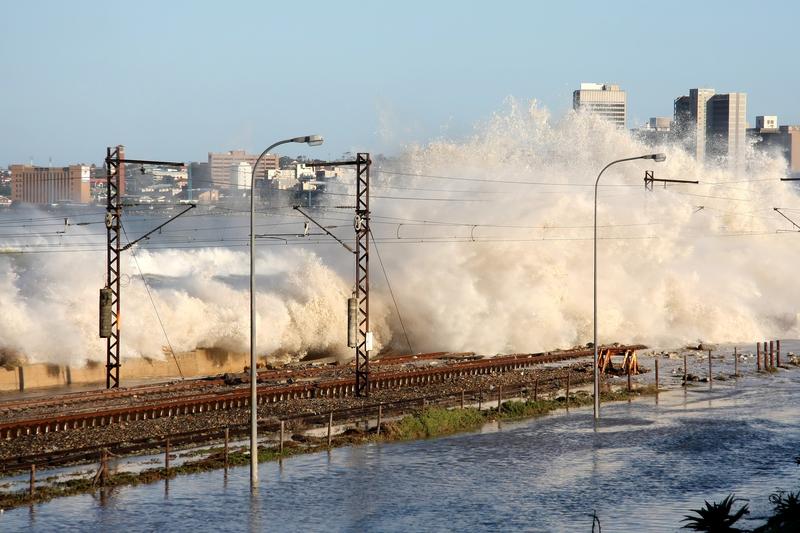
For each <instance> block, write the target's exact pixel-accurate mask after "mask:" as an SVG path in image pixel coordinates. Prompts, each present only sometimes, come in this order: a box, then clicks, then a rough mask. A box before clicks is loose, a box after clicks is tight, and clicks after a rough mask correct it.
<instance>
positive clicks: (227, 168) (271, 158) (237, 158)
mask: <svg viewBox="0 0 800 533" xmlns="http://www.w3.org/2000/svg"><path fill="white" fill-rule="evenodd" d="M256 159H258V155H253V154H248V153H247V152H245V151H244V150H230V151H228V152H221V153H217V152H209V154H208V167H209V171H210V174H211V186H212V187H214V188H216V189H222V190H225V189H236V188H237V186H238V184H237V183H231V179H230V178H231V166H232V165H238V164H239V163H242V162H244V163H249V164H250V166H251V167H252V166H253V165H255V164H256ZM277 168H278V156H277V155H274V154H267V155H265V156H264V157H263V158H262V159H261V163H259V165H258V170H256V178H263V177H264V176H266V174H267V170H274V169H277Z"/></svg>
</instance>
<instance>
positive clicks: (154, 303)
mask: <svg viewBox="0 0 800 533" xmlns="http://www.w3.org/2000/svg"><path fill="white" fill-rule="evenodd" d="M119 227H120V228H122V233H123V234H124V235H125V240H126V241H128V242H130V239H129V238H128V233H127V232H126V231H125V226H123V225H122V223H120V225H119ZM130 250H131V255H132V256H133V260H134V262H135V263H136V268H137V269H138V270H139V275H140V276H141V277H142V283H144V288H145V290H146V291H147V296H148V298H150V304H151V305H152V306H153V311H155V313H156V318H157V319H158V323H159V325H160V326H161V331H162V332H163V333H164V338H165V339H166V340H167V346H169V351H170V353H171V354H172V359H173V360H174V361H175V366H176V367H178V373H179V374H180V375H181V379H186V378H185V377H184V375H183V370H181V365H180V363H179V362H178V358H177V357H176V356H175V349H174V348H173V347H172V343H171V342H170V340H169V335H167V330H166V328H165V327H164V322H162V321H161V315H160V314H159V313H158V308H157V307H156V302H155V300H153V295H152V294H151V293H150V284H149V283H147V278H145V277H144V272H143V271H142V267H141V266H139V259H138V258H137V257H136V251H135V250H134V249H133V248H131V249H130Z"/></svg>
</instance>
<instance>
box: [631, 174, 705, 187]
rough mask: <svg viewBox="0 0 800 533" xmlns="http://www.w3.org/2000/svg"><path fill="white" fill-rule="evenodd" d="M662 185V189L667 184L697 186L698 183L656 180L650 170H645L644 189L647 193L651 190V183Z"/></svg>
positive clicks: (692, 181)
mask: <svg viewBox="0 0 800 533" xmlns="http://www.w3.org/2000/svg"><path fill="white" fill-rule="evenodd" d="M656 182H658V183H663V184H664V187H666V186H667V183H689V184H692V185H698V184H699V183H700V182H699V181H697V180H673V179H664V178H656V177H655V174H654V172H653V171H652V170H645V171H644V188H645V189H647V190H648V191H652V190H653V183H656Z"/></svg>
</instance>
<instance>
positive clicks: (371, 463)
mask: <svg viewBox="0 0 800 533" xmlns="http://www.w3.org/2000/svg"><path fill="white" fill-rule="evenodd" d="M667 361H668V360H662V383H665V382H669V384H671V385H672V386H674V384H675V380H674V379H670V377H669V376H670V375H671V370H670V366H669V364H666V363H667ZM643 362H644V363H646V362H647V361H646V360H645V361H643ZM650 362H652V359H651V360H650ZM674 364H675V363H674V362H673V363H672V365H673V367H674ZM694 364H695V365H696V366H697V371H696V372H695V373H696V374H698V375H702V372H701V370H700V369H702V368H704V365H707V359H706V360H705V361H703V360H702V359H700V358H698V359H697V360H696V361H694ZM714 364H715V365H717V362H716V361H714ZM745 364H746V366H747V370H748V374H747V375H746V376H745V377H743V378H740V379H738V380H735V381H734V380H728V381H717V380H715V381H714V384H713V388H710V387H709V386H708V384H705V383H701V384H696V385H693V386H691V387H688V388H687V389H686V390H684V389H682V388H680V387H678V388H673V389H671V390H669V391H668V392H664V393H661V394H660V395H659V397H658V398H657V399H656V398H655V397H648V398H643V399H641V400H637V401H634V402H631V403H627V402H622V403H615V404H604V405H603V409H602V415H603V418H602V419H601V421H600V422H599V424H598V425H597V426H595V425H594V424H593V420H592V411H591V407H589V408H581V409H572V410H571V411H570V412H569V413H565V412H560V413H556V414H553V415H550V416H547V417H544V418H540V419H535V420H525V421H521V422H515V423H502V424H500V425H498V424H488V425H486V426H485V427H484V428H483V429H482V430H481V431H479V432H475V433H468V434H459V435H454V436H450V437H444V438H438V439H432V440H426V441H417V442H407V443H382V444H371V445H367V446H358V447H352V448H342V449H336V450H333V451H331V452H330V453H319V454H313V455H307V456H300V457H293V458H290V459H287V460H285V461H283V463H282V464H278V463H269V464H263V465H262V466H261V479H262V486H261V489H260V491H259V494H258V495H257V497H255V498H251V496H250V493H249V488H248V480H249V478H248V469H247V468H238V469H233V470H231V471H230V473H229V475H228V479H227V480H224V479H223V473H222V471H217V472H209V473H204V474H199V475H192V476H181V477H179V478H176V479H173V480H171V481H170V482H169V484H168V485H167V484H165V483H163V482H162V483H158V484H153V485H146V486H139V487H128V488H122V489H117V490H114V491H113V492H110V493H107V494H100V493H98V494H96V495H94V496H92V495H86V496H76V497H70V498H63V499H59V500H55V501H52V502H49V503H45V504H41V505H36V506H33V507H32V508H20V509H14V510H7V511H6V512H5V513H4V514H3V515H0V530H1V531H23V530H24V531H53V530H65V531H98V530H103V531H114V530H120V531H164V530H182V531H186V530H191V531H193V532H196V533H199V532H206V531H209V532H211V531H221V530H244V531H268V530H272V531H511V530H521V531H570V532H575V531H578V532H583V531H585V532H589V531H591V529H592V518H591V514H592V512H593V511H596V513H597V516H598V517H599V519H600V521H601V524H602V527H603V531H609V532H621V531H622V532H624V531H630V532H641V531H676V530H678V529H679V528H680V526H681V522H680V521H681V519H682V518H683V516H684V515H685V514H687V513H688V510H689V509H691V508H696V507H699V506H701V505H702V503H703V500H704V499H708V500H709V501H711V500H717V501H718V500H720V499H722V498H723V497H724V496H726V495H727V494H728V493H729V492H732V491H733V492H735V493H736V494H737V496H740V497H744V498H749V499H750V508H751V514H750V516H749V517H748V518H749V521H748V522H746V523H745V524H743V525H747V526H755V525H758V524H760V523H763V520H761V519H760V518H761V517H763V516H764V515H765V514H766V513H767V512H768V511H769V509H770V505H769V502H768V500H767V496H768V495H769V493H770V492H771V491H774V490H775V489H778V488H781V489H793V490H797V489H798V488H800V467H799V466H798V465H797V464H795V462H794V457H795V456H797V455H798V454H800V421H798V417H797V408H796V406H795V403H796V402H797V398H798V393H800V369H794V368H793V369H792V370H779V372H778V373H777V374H773V375H766V374H759V375H755V373H754V372H752V369H751V368H750V367H754V366H755V363H754V362H752V363H751V362H747V363H743V364H742V368H744V366H745ZM723 365H724V366H725V367H726V366H728V365H730V366H731V367H732V361H730V360H729V361H727V362H723V361H721V362H720V363H719V372H721V373H723V372H725V368H724V367H723ZM690 370H691V369H690ZM715 371H716V366H715ZM650 376H651V375H650Z"/></svg>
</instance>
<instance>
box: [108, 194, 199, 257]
mask: <svg viewBox="0 0 800 533" xmlns="http://www.w3.org/2000/svg"><path fill="white" fill-rule="evenodd" d="M195 207H197V206H196V205H195V204H189V207H187V208H186V209H184V210H183V211H181V212H180V213H178V214H177V215H175V216H174V217H172V218H171V219H169V220H167V221H166V222H164V223H163V224H159V225H158V226H156V227H155V228H153V229H151V230H150V231H148V232H147V233H145V234H144V235H142V236H141V237H139V238H138V239H136V240H135V241H131V242H129V243H128V244H126V245H125V246H123V247H122V248H120V251H125V250H128V249H129V248H131V247H132V246H133V245H134V244H136V243H137V242H139V241H141V240H144V239H146V238H148V237H149V236H150V235H152V234H153V233H155V232H156V231H158V230H160V229H161V228H163V227H164V226H166V225H167V224H169V223H170V222H172V221H173V220H175V219H176V218H178V217H179V216H181V215H183V214H184V213H188V212H189V211H191V210H192V209H194V208H195Z"/></svg>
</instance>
